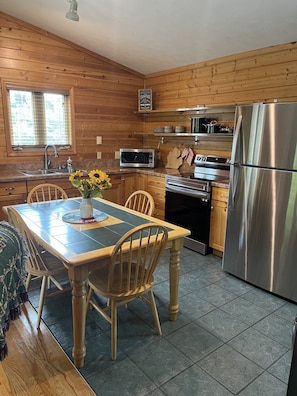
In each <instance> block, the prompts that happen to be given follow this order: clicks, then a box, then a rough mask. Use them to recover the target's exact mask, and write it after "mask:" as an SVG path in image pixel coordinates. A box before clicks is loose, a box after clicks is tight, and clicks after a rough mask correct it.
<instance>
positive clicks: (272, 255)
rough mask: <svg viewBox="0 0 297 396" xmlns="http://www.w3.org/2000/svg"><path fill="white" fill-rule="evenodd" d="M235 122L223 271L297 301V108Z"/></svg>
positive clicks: (264, 110) (252, 110) (261, 108)
mask: <svg viewBox="0 0 297 396" xmlns="http://www.w3.org/2000/svg"><path fill="white" fill-rule="evenodd" d="M235 117H236V120H235V121H236V122H235V131H234V138H233V147H232V155H231V169H230V189H229V200H228V213H227V227H226V238H225V249H224V256H223V270H225V271H227V272H229V273H231V274H234V275H236V276H237V277H239V278H242V279H244V280H246V281H248V282H250V283H251V284H254V285H256V286H259V287H261V288H263V289H265V290H268V291H270V292H273V293H275V294H277V295H279V296H282V297H285V298H288V299H290V300H293V301H295V302H297V151H296V143H297V103H270V104H263V103H261V104H254V105H247V106H238V107H237V109H236V116H235Z"/></svg>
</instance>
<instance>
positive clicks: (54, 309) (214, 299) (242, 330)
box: [30, 249, 297, 396]
mask: <svg viewBox="0 0 297 396" xmlns="http://www.w3.org/2000/svg"><path fill="white" fill-rule="evenodd" d="M168 257H169V254H168V252H165V254H164V256H163V258H162V260H161V262H160V264H159V266H158V268H157V271H156V277H155V278H156V285H155V289H154V290H155V295H156V301H157V305H158V310H159V315H160V319H161V326H162V331H163V335H162V336H161V337H159V336H158V335H156V333H155V330H154V324H153V318H152V315H151V311H150V309H149V308H148V307H147V306H146V305H145V304H144V303H143V302H141V301H137V302H133V303H131V304H130V305H129V308H128V309H126V308H125V307H122V308H121V309H120V310H119V315H118V316H119V319H118V358H117V360H116V361H115V362H114V361H112V360H111V356H110V327H109V324H108V323H107V322H106V321H105V320H104V319H102V318H101V317H100V316H99V315H98V314H97V313H96V312H93V311H90V313H89V315H88V319H87V327H86V347H87V355H86V359H85V366H84V367H83V368H82V369H80V372H81V373H82V375H83V376H84V377H85V378H86V380H87V381H88V383H89V384H90V386H91V387H92V388H93V389H94V391H95V392H96V394H97V395H112V396H115V395H123V396H124V395H129V396H134V395H135V396H136V395H137V396H138V395H142V396H145V395H150V396H164V395H168V396H172V395H174V396H175V395H179V396H191V395H199V396H208V395H210V396H214V395H215V396H231V395H240V396H256V395H259V396H285V395H286V389H287V382H288V377H289V370H290V363H291V357H292V354H291V341H292V340H291V336H292V326H293V321H294V318H295V316H296V314H297V304H293V303H291V302H288V301H286V300H284V299H282V298H279V297H276V296H274V295H271V294H269V293H267V292H264V291H262V290H260V289H257V288H255V287H253V286H251V285H249V284H247V283H245V282H243V281H241V280H239V279H237V278H235V277H233V276H231V275H229V274H227V273H225V272H223V271H222V269H221V259H220V258H219V257H216V256H214V255H208V256H202V255H200V254H198V253H195V252H193V251H191V250H188V249H183V251H182V257H181V276H180V289H179V303H180V313H179V316H178V320H177V321H175V322H171V321H170V320H169V316H168V309H167V306H168V301H169V300H168V296H169V283H168ZM37 291H38V290H36V289H34V288H33V289H32V291H31V292H30V300H31V302H32V304H33V305H35V306H36V304H37V301H38V300H37V298H38V293H37ZM102 303H104V301H102ZM43 319H44V321H45V323H46V324H47V326H48V327H49V328H50V330H51V331H52V333H53V334H54V336H55V337H56V339H57V340H58V341H59V343H60V344H61V346H62V347H63V349H64V350H65V351H66V353H67V354H68V355H69V356H70V357H71V347H72V322H71V296H70V295H69V294H64V295H61V296H58V297H54V298H51V299H47V300H46V303H45V307H44V313H43Z"/></svg>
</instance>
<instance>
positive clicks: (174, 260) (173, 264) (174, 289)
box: [169, 238, 183, 320]
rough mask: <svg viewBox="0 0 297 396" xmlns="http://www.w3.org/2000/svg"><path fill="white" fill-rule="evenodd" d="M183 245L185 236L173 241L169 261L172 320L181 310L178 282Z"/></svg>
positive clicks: (170, 313) (170, 314) (170, 312)
mask: <svg viewBox="0 0 297 396" xmlns="http://www.w3.org/2000/svg"><path fill="white" fill-rule="evenodd" d="M182 246H183V238H181V239H176V240H174V241H173V243H172V246H171V249H170V262H169V282H170V284H169V287H170V303H169V318H170V320H176V319H177V314H178V311H179V305H178V284H179V272H180V251H181V248H182Z"/></svg>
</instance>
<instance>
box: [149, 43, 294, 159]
mask: <svg viewBox="0 0 297 396" xmlns="http://www.w3.org/2000/svg"><path fill="white" fill-rule="evenodd" d="M145 84H146V85H145V87H146V88H149V89H152V91H153V106H154V109H158V110H162V109H163V110H166V109H177V108H182V107H195V106H197V105H205V106H207V105H213V106H216V105H235V104H243V103H255V102H271V101H273V100H274V99H277V100H278V101H279V102H285V101H297V43H296V42H294V43H288V44H285V45H278V46H273V47H268V48H264V49H261V50H255V51H250V52H246V53H242V54H238V55H233V56H228V57H224V58H218V59H214V60H211V61H208V62H202V63H197V64H194V65H188V66H185V67H180V68H177V69H171V70H166V71H163V72H159V73H154V74H150V75H147V76H146V79H145ZM145 121H146V124H145V126H144V130H145V131H147V132H150V131H152V130H153V129H154V128H155V127H157V126H164V125H173V126H175V125H185V126H186V128H187V130H188V131H189V130H190V120H189V119H187V118H176V119H175V118H168V117H166V116H160V117H156V118H154V119H152V117H147V116H146V118H145ZM224 121H225V120H224ZM144 144H145V145H146V146H148V147H149V146H153V147H155V146H156V145H157V144H158V139H157V140H156V138H152V137H151V136H147V137H145V139H144ZM177 144H178V145H181V146H182V144H180V143H177ZM175 145H176V143H175V142H174V141H168V142H167V143H165V144H164V145H162V144H161V145H160V150H161V154H163V157H164V153H165V154H166V153H167V152H168V150H169V149H170V148H172V146H175ZM193 148H194V150H195V151H196V152H198V151H202V152H206V151H211V152H213V151H214V152H216V150H217V148H218V147H217V145H214V143H213V142H212V143H211V144H210V145H208V144H207V143H206V142H201V143H198V144H197V145H193ZM219 148H220V149H222V150H223V151H224V150H225V149H227V150H228V144H227V145H226V144H225V145H224V146H223V145H220V147H219ZM219 152H221V151H219Z"/></svg>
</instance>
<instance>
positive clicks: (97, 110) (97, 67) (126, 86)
mask: <svg viewBox="0 0 297 396" xmlns="http://www.w3.org/2000/svg"><path fill="white" fill-rule="evenodd" d="M0 26H1V30H0V78H1V79H5V80H8V81H13V82H22V81H26V82H34V83H40V84H42V83H46V84H47V85H48V84H52V85H53V86H59V84H61V85H63V86H67V87H69V88H71V87H74V101H75V103H74V106H75V132H76V148H77V153H76V154H74V155H71V157H72V160H73V163H74V165H75V164H76V163H77V162H78V161H83V160H90V161H91V160H96V158H97V151H100V152H101V153H102V159H103V160H113V159H114V158H115V151H118V150H119V148H120V147H125V146H128V147H135V146H136V145H138V144H139V141H138V139H135V138H134V134H133V131H134V130H142V120H140V119H139V118H138V117H137V116H136V115H135V113H134V112H135V110H136V109H137V101H138V89H139V88H143V86H144V76H143V75H141V74H140V73H137V72H134V71H133V70H130V69H128V68H126V67H125V66H121V65H119V64H116V63H114V62H112V61H110V60H108V59H106V58H104V57H101V56H98V55H96V54H94V53H92V52H90V51H88V50H85V49H83V48H81V47H79V46H77V45H75V44H72V43H69V42H67V41H66V40H63V39H61V38H59V37H57V36H55V35H52V34H50V33H48V32H46V31H43V30H41V29H39V28H36V27H34V26H32V25H29V24H26V23H24V22H22V21H20V20H18V19H15V18H12V17H10V16H7V15H5V14H3V13H0ZM2 94H3V93H2V92H1V94H0V164H13V163H15V162H16V163H25V162H30V163H32V162H33V163H34V162H36V163H37V162H38V164H40V165H41V164H42V155H37V156H35V157H34V158H23V157H21V156H20V157H17V158H9V157H7V151H6V142H5V136H4V128H5V125H4V121H3V107H2V106H3V104H2ZM96 136H102V141H103V144H102V145H96ZM64 157H65V158H64ZM63 159H64V160H65V161H66V159H67V153H65V154H64V152H60V158H59V161H63Z"/></svg>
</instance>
